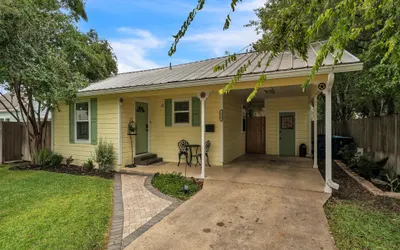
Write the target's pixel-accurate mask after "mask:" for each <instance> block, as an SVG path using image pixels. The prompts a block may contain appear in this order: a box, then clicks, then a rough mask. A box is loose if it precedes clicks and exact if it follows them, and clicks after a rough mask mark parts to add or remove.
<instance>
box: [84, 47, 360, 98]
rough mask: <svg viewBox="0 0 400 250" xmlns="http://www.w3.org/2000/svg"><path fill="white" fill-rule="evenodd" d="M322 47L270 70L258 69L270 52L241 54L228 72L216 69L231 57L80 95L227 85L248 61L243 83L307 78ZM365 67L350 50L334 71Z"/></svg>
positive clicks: (134, 76)
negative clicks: (306, 56) (215, 70)
mask: <svg viewBox="0 0 400 250" xmlns="http://www.w3.org/2000/svg"><path fill="white" fill-rule="evenodd" d="M321 46H322V43H321V42H314V43H312V44H310V46H309V48H308V58H307V61H304V60H302V59H301V58H300V57H298V56H296V55H293V54H292V53H291V52H288V51H287V52H283V53H281V54H280V55H278V56H277V57H276V58H275V59H274V60H273V61H272V62H271V64H270V65H269V66H268V67H266V68H265V67H263V66H261V67H258V66H257V64H258V63H257V62H258V61H259V60H260V61H261V65H265V63H266V62H267V60H268V57H269V56H270V55H269V53H266V54H257V53H255V52H250V53H242V54H238V55H237V60H236V61H235V62H233V63H231V64H229V65H228V67H227V68H226V69H225V70H223V71H218V72H214V70H213V68H214V66H216V65H219V64H221V63H224V61H225V60H226V59H227V56H224V57H217V58H211V59H207V60H202V61H196V62H191V63H186V64H180V65H172V67H162V68H156V69H149V70H142V71H134V72H128V73H121V74H117V75H115V76H112V77H109V78H107V79H105V80H102V81H99V82H96V83H92V84H91V85H89V86H88V87H86V88H85V89H82V90H81V91H80V93H79V95H81V96H85V95H94V94H105V93H121V92H129V91H140V90H151V89H163V88H174V87H189V86H200V85H208V84H216V83H227V82H228V81H229V78H231V77H233V76H234V75H235V74H236V72H237V70H238V69H239V67H240V66H241V65H243V64H244V63H246V62H248V61H251V62H252V64H251V65H250V66H249V67H248V68H247V70H246V71H245V72H244V73H243V77H242V80H256V79H257V78H258V77H259V76H260V75H261V74H262V73H267V77H268V79H272V78H285V77H296V76H305V75H308V74H309V73H310V69H311V68H312V67H313V66H314V63H315V59H316V57H317V53H318V51H319V50H320V47H321ZM333 63H334V58H333V56H332V55H331V54H329V55H328V56H327V57H326V58H325V60H324V62H323V64H322V67H320V70H319V73H327V72H328V71H329V72H331V71H332V66H333ZM361 68H362V63H360V60H359V59H358V58H357V57H355V56H354V55H352V54H351V53H349V52H348V51H344V53H343V56H342V59H341V61H340V62H339V63H337V64H336V65H335V70H334V72H346V71H356V70H361Z"/></svg>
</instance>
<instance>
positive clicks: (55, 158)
mask: <svg viewBox="0 0 400 250" xmlns="http://www.w3.org/2000/svg"><path fill="white" fill-rule="evenodd" d="M63 159H64V157H63V156H62V155H61V154H59V153H52V155H51V161H50V166H52V167H54V168H60V167H61V162H62V161H63Z"/></svg>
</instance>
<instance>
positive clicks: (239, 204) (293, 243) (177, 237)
mask: <svg viewBox="0 0 400 250" xmlns="http://www.w3.org/2000/svg"><path fill="white" fill-rule="evenodd" d="M328 197H329V195H327V194H324V193H321V192H310V191H302V190H293V189H287V188H278V187H266V186H263V185H258V184H244V183H232V182H229V181H221V180H208V179H207V180H206V181H205V184H204V189H203V190H202V191H200V192H199V193H198V194H196V195H195V196H194V197H193V198H192V199H190V200H189V201H187V202H185V203H184V204H182V205H181V206H180V207H178V208H177V209H176V210H175V211H174V212H172V213H171V214H170V215H169V216H167V217H166V218H164V219H163V220H162V221H161V222H160V223H158V224H157V225H155V226H154V227H152V228H151V229H150V230H149V231H147V232H146V233H144V234H143V235H142V236H140V237H139V238H138V239H137V240H136V241H134V242H133V243H132V244H131V245H129V246H128V247H127V248H126V249H288V250H289V249H328V250H329V249H335V247H334V242H333V240H332V238H331V235H330V233H329V230H328V223H327V220H326V217H325V214H324V211H323V209H322V205H323V204H324V202H325V201H326V199H327V198H328Z"/></svg>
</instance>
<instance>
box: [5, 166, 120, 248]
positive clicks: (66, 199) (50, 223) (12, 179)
mask: <svg viewBox="0 0 400 250" xmlns="http://www.w3.org/2000/svg"><path fill="white" fill-rule="evenodd" d="M8 168H9V166H0V193H1V195H0V249H103V248H105V243H106V238H107V231H108V226H109V224H110V218H111V213H112V199H113V181H112V180H107V179H103V178H98V177H87V176H75V175H68V174H58V173H50V172H46V171H11V170H8Z"/></svg>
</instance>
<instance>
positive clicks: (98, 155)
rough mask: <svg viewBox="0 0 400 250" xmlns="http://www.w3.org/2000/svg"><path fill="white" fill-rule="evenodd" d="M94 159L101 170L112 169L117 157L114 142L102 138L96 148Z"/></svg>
mask: <svg viewBox="0 0 400 250" xmlns="http://www.w3.org/2000/svg"><path fill="white" fill-rule="evenodd" d="M93 159H94V160H95V162H97V163H98V164H99V170H100V171H103V172H108V171H110V170H111V169H112V167H113V164H114V162H115V159H116V156H115V152H114V146H113V144H112V143H111V142H107V141H105V140H103V139H101V138H100V140H99V143H98V144H97V146H96V148H95V151H94V158H93Z"/></svg>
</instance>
